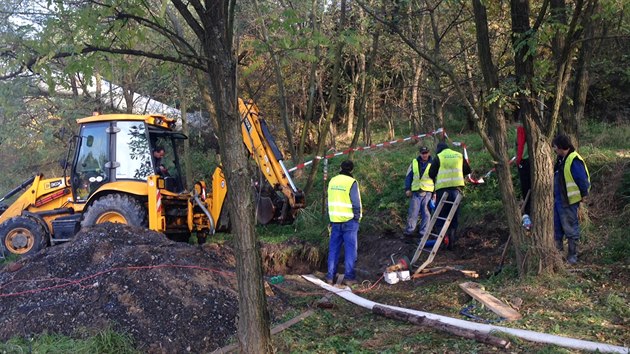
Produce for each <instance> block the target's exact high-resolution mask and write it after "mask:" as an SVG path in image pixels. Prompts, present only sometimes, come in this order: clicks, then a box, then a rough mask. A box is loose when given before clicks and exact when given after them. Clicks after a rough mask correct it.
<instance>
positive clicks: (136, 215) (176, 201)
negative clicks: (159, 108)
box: [0, 99, 304, 255]
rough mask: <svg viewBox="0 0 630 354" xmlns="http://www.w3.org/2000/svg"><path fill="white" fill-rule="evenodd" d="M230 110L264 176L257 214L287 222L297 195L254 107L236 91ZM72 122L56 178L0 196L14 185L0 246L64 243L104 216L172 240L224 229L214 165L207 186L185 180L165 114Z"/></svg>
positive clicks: (257, 186) (222, 191) (178, 139)
mask: <svg viewBox="0 0 630 354" xmlns="http://www.w3.org/2000/svg"><path fill="white" fill-rule="evenodd" d="M239 111H240V113H241V118H242V134H243V143H245V145H246V146H247V149H248V150H249V152H250V154H251V155H252V157H253V158H254V160H255V161H256V163H257V165H258V167H259V168H260V171H261V174H262V175H264V176H265V179H264V180H261V181H257V182H253V183H252V189H253V190H254V191H256V192H257V193H256V196H257V200H258V214H257V216H258V221H259V223H262V224H266V223H270V222H279V223H291V222H292V221H293V220H294V218H295V217H296V214H297V212H298V211H299V210H300V209H301V208H303V207H304V194H303V193H302V191H301V190H299V189H298V188H296V187H295V185H294V183H293V181H292V180H291V177H290V175H289V173H288V171H287V169H286V167H285V166H284V163H283V157H282V154H281V153H280V150H279V149H278V147H277V146H276V144H275V142H274V140H273V137H272V136H271V134H270V132H269V129H268V128H267V125H266V123H265V120H264V119H262V118H261V117H260V113H259V111H258V108H257V107H256V105H255V104H253V103H251V102H245V101H243V100H241V99H239ZM77 123H78V124H79V134H78V136H76V137H75V139H74V143H73V144H71V145H72V146H71V147H70V149H69V152H68V158H67V159H66V161H68V160H71V163H68V162H66V163H64V175H63V177H58V178H44V176H43V175H41V174H38V175H35V176H33V177H31V178H29V179H28V180H26V181H25V182H23V183H22V184H21V185H19V186H18V187H16V188H14V189H13V190H11V191H10V192H9V193H7V194H6V195H5V196H4V197H3V198H0V202H2V201H4V200H6V199H9V198H11V197H13V196H14V195H16V194H18V193H20V192H22V191H23V190H24V192H22V194H21V195H20V196H18V197H17V198H16V199H15V201H14V202H13V203H12V204H10V205H8V206H7V205H5V206H4V207H2V208H0V212H1V213H2V214H1V215H0V240H1V245H0V247H2V248H4V250H5V251H8V252H10V253H13V254H19V255H25V254H32V253H35V252H37V251H39V250H41V249H42V248H44V247H47V246H51V245H54V244H57V243H61V242H65V241H68V240H69V239H70V238H72V237H73V236H74V235H75V234H76V233H77V232H78V231H79V230H80V229H81V228H82V227H87V226H92V225H95V224H100V223H105V222H114V223H123V224H128V225H134V226H144V227H148V228H149V229H151V230H155V231H159V232H162V233H164V234H166V235H167V236H168V237H170V238H172V239H176V240H183V239H184V240H187V239H188V238H189V237H190V235H191V234H193V233H195V234H196V235H197V237H198V238H199V239H200V240H205V238H206V237H207V236H208V235H210V234H213V233H214V232H215V230H216V231H227V230H229V227H230V225H229V218H228V217H227V211H226V210H224V209H225V208H224V207H223V206H224V204H225V198H226V195H227V185H226V181H225V178H224V176H223V173H222V170H221V167H220V166H219V167H217V168H216V170H215V171H214V173H213V176H212V182H211V186H212V188H211V190H210V191H206V184H205V182H203V181H200V182H196V183H195V185H194V186H192V188H190V189H188V188H187V186H185V178H184V175H183V174H182V168H181V166H180V160H179V155H180V153H181V152H182V149H183V144H182V142H183V140H184V139H187V137H186V136H185V135H184V134H181V133H179V132H177V131H176V130H175V120H174V119H171V118H167V117H164V116H161V115H130V114H107V115H98V116H90V117H86V118H81V119H77ZM157 150H163V151H164V152H163V153H161V154H160V153H158V151H157ZM70 157H72V158H70Z"/></svg>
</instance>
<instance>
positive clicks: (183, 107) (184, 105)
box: [175, 72, 193, 188]
mask: <svg viewBox="0 0 630 354" xmlns="http://www.w3.org/2000/svg"><path fill="white" fill-rule="evenodd" d="M175 75H176V77H175V79H176V81H177V94H178V95H179V102H180V104H179V111H180V112H181V115H182V133H184V134H185V135H186V136H188V135H190V134H189V131H188V117H187V116H186V114H187V111H188V101H187V99H186V90H185V89H184V85H183V84H182V75H181V73H179V72H178V73H177V74H175ZM184 168H185V171H184V172H185V173H186V185H187V186H188V188H192V186H193V169H192V161H191V160H190V140H189V139H185V140H184Z"/></svg>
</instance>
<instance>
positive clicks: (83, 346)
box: [0, 330, 140, 354]
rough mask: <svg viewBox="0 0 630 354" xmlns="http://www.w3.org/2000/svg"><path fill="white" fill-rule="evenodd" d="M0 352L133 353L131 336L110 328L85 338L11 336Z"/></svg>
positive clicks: (0, 344)
mask: <svg viewBox="0 0 630 354" xmlns="http://www.w3.org/2000/svg"><path fill="white" fill-rule="evenodd" d="M0 353H7V354H13V353H15V354H17V353H60V354H61V353H75V354H92V353H99V354H135V353H140V352H139V351H137V350H136V349H135V348H134V346H133V341H132V340H131V337H129V336H127V335H123V334H120V333H116V332H114V331H112V330H106V331H103V332H99V333H97V334H96V335H93V336H89V337H87V338H86V339H73V338H69V337H66V336H61V335H56V334H46V333H45V334H41V335H38V336H35V337H33V338H18V337H16V338H13V339H11V340H9V341H7V342H5V343H0Z"/></svg>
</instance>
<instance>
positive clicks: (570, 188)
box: [564, 151, 591, 204]
mask: <svg viewBox="0 0 630 354" xmlns="http://www.w3.org/2000/svg"><path fill="white" fill-rule="evenodd" d="M575 158H577V159H578V160H580V161H582V163H583V164H584V169H585V170H586V177H587V178H588V182H589V183H590V182H591V175H590V174H589V173H588V168H586V162H584V159H583V158H582V156H580V154H578V153H577V152H575V151H573V152H572V153H570V154H569V155H568V156H567V160H566V161H565V162H564V181H565V183H566V186H567V198H568V199H569V204H575V203H577V202H579V201H580V200H582V193H581V192H580V187H578V185H577V184H576V183H575V180H574V179H573V175H572V174H571V164H572V163H573V160H574V159H575ZM589 189H590V186H589Z"/></svg>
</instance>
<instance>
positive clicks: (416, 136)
mask: <svg viewBox="0 0 630 354" xmlns="http://www.w3.org/2000/svg"><path fill="white" fill-rule="evenodd" d="M443 132H444V129H442V128H440V129H438V130H436V131H434V132H431V133H426V134H419V135H412V136H408V137H406V138H400V139H397V140H392V141H386V142H383V143H380V144H372V145H368V146H362V147H358V148H354V149H346V150H343V151H339V152H336V153H333V154H329V155H326V156H315V157H314V158H313V159H312V160H310V161H307V162H304V163H301V164H298V165H297V166H295V167H292V168H290V169H289V172H293V171H295V170H298V169H302V168H304V167H306V166H308V165H310V164H312V163H313V161H315V160H323V159H331V158H333V157H337V156H341V155H347V154H349V153H350V152H352V151H364V150H369V149H376V148H382V147H387V146H391V145H393V144H396V143H402V142H405V141H410V140H412V139H420V138H424V137H427V136H433V135H435V134H439V133H443Z"/></svg>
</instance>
